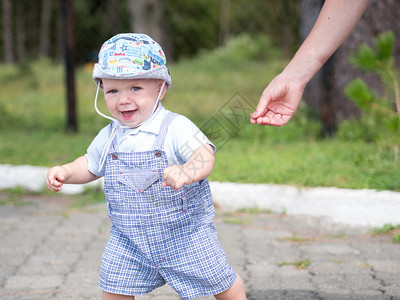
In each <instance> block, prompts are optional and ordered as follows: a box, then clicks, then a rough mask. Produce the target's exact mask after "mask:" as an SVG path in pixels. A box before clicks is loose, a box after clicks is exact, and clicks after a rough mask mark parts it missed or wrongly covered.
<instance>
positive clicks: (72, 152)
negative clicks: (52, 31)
mask: <svg viewBox="0 0 400 300" xmlns="http://www.w3.org/2000/svg"><path fill="white" fill-rule="evenodd" d="M263 49H267V48H266V47H264V48H263ZM231 50H232V49H231ZM235 51H236V50H235V49H233V50H232V51H231V52H232V53H236V54H237V53H240V54H241V53H242V52H243V49H241V51H242V52H240V51H236V52H235ZM229 53H230V52H229V51H228V52H226V51H225V52H221V51H220V52H218V51H217V52H215V53H213V52H211V53H205V54H202V55H200V56H199V57H198V58H195V59H192V60H187V61H181V62H179V63H176V64H172V65H170V66H169V67H170V71H171V74H172V86H171V89H170V90H169V91H168V93H167V95H166V98H165V99H164V100H163V101H164V106H165V107H166V108H167V109H170V110H172V111H175V112H177V113H180V114H184V115H186V116H187V117H189V118H190V119H191V120H193V121H194V123H195V124H197V125H198V126H199V127H200V128H201V129H202V130H204V131H205V132H206V133H207V134H208V135H209V137H210V138H211V139H212V141H213V142H214V143H215V144H216V145H217V152H216V163H215V167H214V170H213V172H212V174H211V176H210V180H214V181H231V182H252V183H276V184H290V185H298V186H308V187H313V186H314V187H315V186H326V187H330V186H335V187H340V188H354V189H363V188H368V189H378V190H393V191H400V180H398V178H399V175H398V174H400V161H398V160H395V158H394V156H393V151H392V150H391V149H390V148H385V147H381V146H378V145H376V144H373V143H366V142H362V141H358V140H343V139H341V140H339V139H337V138H332V139H322V138H320V135H319V133H320V128H321V124H320V122H319V120H318V117H317V116H316V115H315V113H314V112H312V111H311V110H310V109H309V108H307V107H306V106H305V105H304V103H303V104H302V105H301V107H300V108H299V110H298V112H297V113H296V115H295V117H294V118H293V120H292V121H291V122H290V123H289V124H288V125H286V126H284V127H281V128H276V127H261V126H258V125H252V124H249V116H250V113H251V112H252V109H254V108H255V106H256V104H257V103H258V100H259V97H260V95H261V93H262V90H263V89H264V88H265V86H266V84H267V83H268V82H269V81H270V80H271V79H272V78H273V77H274V76H275V75H276V74H278V73H279V72H280V71H281V70H282V69H283V67H284V66H285V65H286V63H287V59H283V58H280V57H279V56H278V55H277V54H276V53H275V52H269V53H267V55H265V56H262V57H257V56H256V59H255V58H254V57H253V56H254V55H253V56H252V57H250V58H249V57H246V56H240V55H239V56H238V55H232V59H231V60H229ZM91 70H92V66H91V65H87V66H81V67H79V68H78V69H77V72H76V85H77V101H78V121H79V129H80V130H79V133H76V134H73V133H68V132H66V131H65V110H66V108H65V107H66V105H65V90H64V75H63V70H62V67H61V66H60V65H59V64H56V63H54V62H51V61H46V60H38V61H34V62H30V63H27V64H24V65H19V66H6V65H2V66H1V68H0V84H1V88H0V113H1V115H2V117H1V118H0V163H1V164H13V165H20V164H29V165H36V166H52V165H56V164H63V163H67V162H70V161H72V160H73V159H75V158H76V157H78V156H80V155H82V154H84V153H85V152H86V149H87V147H88V146H89V144H90V142H91V141H92V139H93V138H94V137H95V135H96V134H97V133H98V131H99V130H100V129H101V128H102V127H103V126H105V125H106V124H107V123H108V121H107V120H105V119H103V118H102V117H100V116H98V115H97V114H96V112H95V111H94V109H93V100H94V95H95V90H96V87H95V84H94V83H93V81H92V79H91ZM103 102H104V100H103V98H102V96H100V97H99V103H100V109H101V111H103V112H106V111H107V109H106V107H105V105H104V103H103ZM237 104H240V105H242V107H241V108H239V109H237V107H238V105H237ZM235 109H236V111H234V110H235ZM232 112H234V113H235V114H233V115H232V114H231V113H232ZM235 122H236V123H235ZM218 126H219V127H218ZM215 129H219V130H220V131H214V132H213V131H212V130H215Z"/></svg>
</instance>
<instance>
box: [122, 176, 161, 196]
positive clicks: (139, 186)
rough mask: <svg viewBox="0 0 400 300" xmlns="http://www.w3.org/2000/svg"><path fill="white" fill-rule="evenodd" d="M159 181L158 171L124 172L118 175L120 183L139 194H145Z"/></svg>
mask: <svg viewBox="0 0 400 300" xmlns="http://www.w3.org/2000/svg"><path fill="white" fill-rule="evenodd" d="M159 180H160V174H159V173H158V171H157V170H122V171H121V172H120V173H119V174H118V181H119V182H121V183H123V184H125V185H126V186H128V187H129V188H131V189H133V190H134V191H135V192H138V193H143V192H145V191H146V190H148V189H149V188H150V187H151V185H153V184H154V183H156V182H157V181H159Z"/></svg>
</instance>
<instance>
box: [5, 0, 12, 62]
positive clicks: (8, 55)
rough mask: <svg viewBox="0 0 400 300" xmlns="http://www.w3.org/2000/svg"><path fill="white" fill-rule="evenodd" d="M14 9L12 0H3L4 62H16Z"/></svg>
mask: <svg viewBox="0 0 400 300" xmlns="http://www.w3.org/2000/svg"><path fill="white" fill-rule="evenodd" d="M11 12H12V7H11V2H10V0H3V44H4V62H5V63H7V64H11V63H13V62H14V60H15V58H14V52H13V39H12V18H11V16H12V13H11Z"/></svg>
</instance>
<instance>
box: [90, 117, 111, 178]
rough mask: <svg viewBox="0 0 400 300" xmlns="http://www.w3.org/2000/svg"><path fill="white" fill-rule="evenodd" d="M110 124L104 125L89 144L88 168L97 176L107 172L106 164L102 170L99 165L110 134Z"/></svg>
mask: <svg viewBox="0 0 400 300" xmlns="http://www.w3.org/2000/svg"><path fill="white" fill-rule="evenodd" d="M110 126H111V125H108V126H106V127H104V128H103V129H102V130H101V131H100V132H99V134H98V135H97V136H96V137H95V138H94V140H93V141H92V143H91V144H90V145H89V147H88V149H87V152H86V155H85V156H86V158H87V160H88V170H89V171H90V172H91V173H93V174H94V175H96V176H104V174H105V168H106V167H105V164H104V165H103V167H102V168H101V170H99V165H100V159H101V154H102V152H103V148H104V145H105V144H106V142H107V139H108V136H109V132H110Z"/></svg>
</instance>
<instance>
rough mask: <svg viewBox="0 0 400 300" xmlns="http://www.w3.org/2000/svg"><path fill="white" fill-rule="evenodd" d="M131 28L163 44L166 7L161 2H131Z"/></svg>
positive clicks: (151, 0)
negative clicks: (163, 21)
mask: <svg viewBox="0 0 400 300" xmlns="http://www.w3.org/2000/svg"><path fill="white" fill-rule="evenodd" d="M129 11H130V14H131V20H132V21H131V28H132V31H133V32H140V33H145V34H148V35H149V36H151V37H152V38H153V39H154V40H156V41H157V42H159V43H160V44H163V38H164V35H163V23H162V20H163V16H164V5H163V1H160V0H130V1H129Z"/></svg>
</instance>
